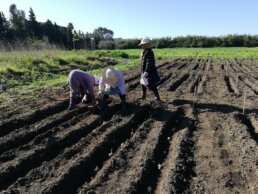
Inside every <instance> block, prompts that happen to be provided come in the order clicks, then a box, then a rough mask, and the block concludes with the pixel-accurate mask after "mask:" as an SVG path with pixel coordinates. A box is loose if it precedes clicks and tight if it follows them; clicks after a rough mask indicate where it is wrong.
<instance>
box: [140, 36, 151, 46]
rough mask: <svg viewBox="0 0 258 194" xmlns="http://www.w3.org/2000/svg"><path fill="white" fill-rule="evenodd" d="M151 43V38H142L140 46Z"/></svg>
mask: <svg viewBox="0 0 258 194" xmlns="http://www.w3.org/2000/svg"><path fill="white" fill-rule="evenodd" d="M149 43H151V40H150V39H149V38H144V39H142V40H141V42H140V44H138V46H141V45H144V44H149Z"/></svg>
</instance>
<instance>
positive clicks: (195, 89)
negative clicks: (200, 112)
mask: <svg viewBox="0 0 258 194" xmlns="http://www.w3.org/2000/svg"><path fill="white" fill-rule="evenodd" d="M196 91H197V86H195V88H194V94H193V110H194V103H195V96H196Z"/></svg>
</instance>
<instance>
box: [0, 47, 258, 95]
mask: <svg viewBox="0 0 258 194" xmlns="http://www.w3.org/2000/svg"><path fill="white" fill-rule="evenodd" d="M140 53H141V50H140V49H132V50H111V51H105V50H97V51H86V50H79V51H59V50H45V51H13V52H1V53H0V78H1V79H0V81H1V82H2V83H3V84H4V85H5V87H6V89H7V90H8V91H10V90H17V89H18V90H20V89H21V88H23V89H33V88H38V87H42V86H56V85H57V86H58V85H60V84H66V79H67V75H68V73H69V72H70V71H71V70H72V69H75V68H80V69H82V70H85V71H88V72H90V73H92V74H97V75H99V74H100V71H101V69H102V68H103V67H105V66H107V65H114V66H117V68H120V69H122V70H125V69H128V68H132V67H136V66H139V63H140ZM154 53H155V57H156V60H157V62H160V61H163V60H168V59H171V58H213V59H232V58H258V48H175V49H154ZM126 59H128V63H126V62H125V61H126Z"/></svg>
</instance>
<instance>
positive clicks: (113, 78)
mask: <svg viewBox="0 0 258 194" xmlns="http://www.w3.org/2000/svg"><path fill="white" fill-rule="evenodd" d="M117 94H118V95H119V97H120V99H121V113H122V114H124V113H125V111H126V98H125V80H124V75H123V72H122V71H121V70H118V69H115V68H114V67H112V66H109V67H106V68H105V69H104V70H103V72H102V77H101V78H100V82H99V96H100V97H99V98H100V99H101V103H100V111H104V110H105V109H106V108H107V99H108V97H109V95H117Z"/></svg>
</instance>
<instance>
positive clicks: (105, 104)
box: [100, 94, 108, 112]
mask: <svg viewBox="0 0 258 194" xmlns="http://www.w3.org/2000/svg"><path fill="white" fill-rule="evenodd" d="M107 99H108V95H107V94H104V95H103V98H102V100H101V106H100V111H101V112H104V111H105V110H107V107H108V106H107Z"/></svg>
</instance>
